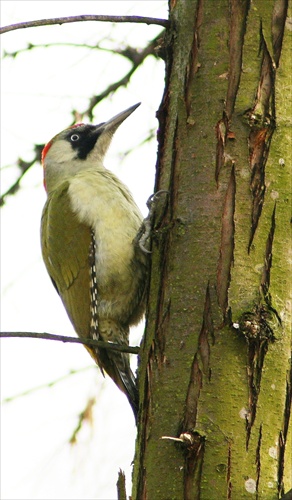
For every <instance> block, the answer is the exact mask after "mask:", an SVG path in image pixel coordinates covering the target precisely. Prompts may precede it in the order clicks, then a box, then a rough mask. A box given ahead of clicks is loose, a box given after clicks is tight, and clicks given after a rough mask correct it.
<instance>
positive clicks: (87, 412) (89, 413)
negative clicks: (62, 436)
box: [69, 398, 96, 445]
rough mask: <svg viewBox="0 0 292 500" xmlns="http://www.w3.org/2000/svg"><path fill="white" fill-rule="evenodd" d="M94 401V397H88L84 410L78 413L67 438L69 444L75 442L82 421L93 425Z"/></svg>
mask: <svg viewBox="0 0 292 500" xmlns="http://www.w3.org/2000/svg"><path fill="white" fill-rule="evenodd" d="M95 403H96V399H95V398H89V399H88V401H87V403H86V406H85V408H84V410H83V411H82V412H81V413H80V414H79V418H78V423H77V425H76V427H75V429H74V431H73V433H72V435H71V437H70V439H69V444H71V445H74V444H76V443H77V436H78V433H79V431H80V429H81V428H82V426H83V424H84V422H88V424H89V425H90V426H91V427H92V426H93V407H94V405H95Z"/></svg>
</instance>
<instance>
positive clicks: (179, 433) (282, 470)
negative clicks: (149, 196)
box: [132, 0, 292, 500]
mask: <svg viewBox="0 0 292 500" xmlns="http://www.w3.org/2000/svg"><path fill="white" fill-rule="evenodd" d="M169 7H170V28H169V29H168V31H167V33H166V36H165V40H164V45H163V47H162V48H161V49H160V50H161V51H162V52H163V53H164V54H165V57H166V87H165V93H164V96H163V100H162V103H161V106H160V109H159V112H158V118H159V132H158V141H159V152H158V153H159V154H158V162H157V177H156V190H161V189H162V190H167V191H168V195H167V196H166V195H161V196H160V197H159V198H158V199H157V200H156V203H157V206H156V217H155V221H154V228H153V242H152V264H151V283H150V295H149V304H148V315H147V325H146V333H145V339H144V343H143V347H142V354H141V360H140V369H139V383H140V394H141V401H142V410H141V415H140V422H139V427H138V439H137V448H136V459H135V466H134V484H133V493H132V498H133V500H134V499H135V500H144V499H145V500H146V499H148V500H153V499H155V500H170V499H173V500H180V499H184V500H199V499H200V500H212V499H216V500H217V499H224V498H226V499H233V500H240V499H245V498H250V496H251V494H253V495H254V498H256V499H262V500H269V499H271V500H272V499H273V500H274V499H278V498H280V497H281V496H282V495H283V494H284V493H285V492H287V491H288V490H289V489H290V488H292V481H291V470H290V464H291V431H290V433H289V432H288V430H289V418H290V409H291V366H290V362H291V361H290V357H291V351H290V349H291V327H290V320H291V317H289V310H288V309H289V302H288V301H289V293H290V291H291V284H290V279H289V276H291V274H290V273H291V268H290V267H289V266H290V263H289V252H290V254H291V243H290V238H289V232H288V225H289V218H290V205H291V192H290V186H291V173H290V171H289V160H291V149H290V148H289V141H288V122H289V118H290V116H291V102H290V100H289V95H290V94H289V85H290V76H289V74H290V64H289V51H288V35H289V31H288V30H286V31H285V36H284V28H285V21H286V16H287V1H286V0H274V1H272V0H267V1H265V2H264V1H262V0H254V1H253V2H252V3H250V2H249V1H248V0H230V1H229V2H228V1H227V0H218V1H216V2H214V0H170V4H169ZM290 90H291V88H290ZM290 259H291V255H290ZM163 438H164V439H163ZM165 438H166V439H165ZM173 438H174V439H173Z"/></svg>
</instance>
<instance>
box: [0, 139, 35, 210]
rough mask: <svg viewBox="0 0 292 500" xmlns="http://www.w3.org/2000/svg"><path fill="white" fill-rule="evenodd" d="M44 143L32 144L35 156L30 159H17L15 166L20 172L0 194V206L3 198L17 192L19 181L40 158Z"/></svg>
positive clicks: (3, 201) (3, 200) (2, 203)
mask: <svg viewBox="0 0 292 500" xmlns="http://www.w3.org/2000/svg"><path fill="white" fill-rule="evenodd" d="M43 147H44V145H43V144H35V145H34V151H35V156H34V158H33V159H32V160H31V161H24V160H22V158H18V159H17V163H16V164H17V166H18V168H19V169H20V174H19V176H18V177H17V179H16V181H15V182H14V183H13V184H12V185H11V186H10V187H9V188H8V189H7V190H6V191H5V193H3V194H2V195H1V196H0V207H2V206H3V205H4V203H5V198H6V197H7V196H9V195H12V194H15V193H17V191H18V190H19V188H20V182H21V180H22V178H23V177H24V175H25V174H26V172H27V171H28V170H29V169H30V168H31V167H32V166H33V165H34V164H35V162H36V161H40V160H41V152H42V149H43Z"/></svg>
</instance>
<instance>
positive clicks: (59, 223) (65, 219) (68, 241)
mask: <svg viewBox="0 0 292 500" xmlns="http://www.w3.org/2000/svg"><path fill="white" fill-rule="evenodd" d="M68 187H69V183H68V182H65V183H63V184H62V186H60V187H59V188H58V189H56V190H55V191H54V192H53V193H52V194H51V195H50V196H49V198H48V200H47V203H46V205H45V207H44V210H43V215H42V224H41V244H42V254H43V259H44V262H45V265H46V268H47V271H48V273H49V275H50V277H51V279H52V281H53V283H54V285H55V287H56V289H57V291H58V293H59V294H60V296H61V298H62V301H63V303H64V306H65V308H66V311H67V314H68V316H69V318H70V320H71V322H72V324H73V326H74V328H75V330H76V332H77V333H78V335H80V336H82V337H88V336H89V333H90V268H89V248H90V242H91V233H90V227H89V226H86V225H85V224H81V223H80V222H79V221H78V218H77V216H76V214H75V213H74V212H73V211H72V209H71V202H70V198H69V195H68Z"/></svg>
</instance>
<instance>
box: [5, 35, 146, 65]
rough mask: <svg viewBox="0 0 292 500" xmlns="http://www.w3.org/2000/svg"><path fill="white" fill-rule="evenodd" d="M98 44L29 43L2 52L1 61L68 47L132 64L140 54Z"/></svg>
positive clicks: (129, 47)
mask: <svg viewBox="0 0 292 500" xmlns="http://www.w3.org/2000/svg"><path fill="white" fill-rule="evenodd" d="M102 41H103V40H102ZM99 43H100V42H97V43H96V44H94V45H89V44H87V43H69V42H56V43H40V44H33V43H29V44H28V45H27V46H26V47H24V48H23V49H18V50H15V51H13V52H7V51H6V50H5V51H4V52H3V59H5V58H8V57H11V58H12V59H15V58H16V56H18V55H19V54H22V53H24V52H29V51H30V50H34V49H50V48H51V47H70V48H74V49H76V48H78V49H86V50H101V51H102V52H107V53H110V54H114V55H120V56H123V57H125V58H126V59H128V60H129V61H131V62H132V63H135V62H136V60H137V56H138V55H139V54H140V51H139V50H138V49H135V47H131V46H128V45H127V46H126V47H124V48H123V49H120V48H118V47H114V48H112V49H110V48H108V47H101V46H100V45H99Z"/></svg>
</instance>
